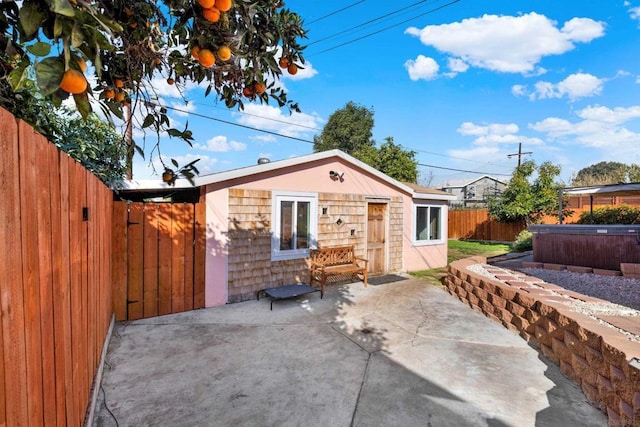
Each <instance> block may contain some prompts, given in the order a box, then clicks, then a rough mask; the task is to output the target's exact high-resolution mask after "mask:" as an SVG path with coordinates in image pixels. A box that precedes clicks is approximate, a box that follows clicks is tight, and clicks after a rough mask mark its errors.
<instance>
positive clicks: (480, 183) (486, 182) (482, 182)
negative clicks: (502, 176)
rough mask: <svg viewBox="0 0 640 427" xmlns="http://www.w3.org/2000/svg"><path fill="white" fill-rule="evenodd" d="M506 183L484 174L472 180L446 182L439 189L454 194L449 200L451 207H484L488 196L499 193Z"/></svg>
mask: <svg viewBox="0 0 640 427" xmlns="http://www.w3.org/2000/svg"><path fill="white" fill-rule="evenodd" d="M506 185H507V184H506V182H504V181H501V180H499V179H496V178H494V177H492V176H489V175H484V176H481V177H480V178H476V179H474V180H472V181H449V182H446V183H445V185H443V186H442V187H440V190H442V191H446V192H447V193H451V194H453V195H454V196H456V199H455V200H453V201H451V202H449V206H450V207H452V208H485V207H487V200H488V199H489V197H491V196H495V195H498V194H501V193H502V191H504V188H505V187H506Z"/></svg>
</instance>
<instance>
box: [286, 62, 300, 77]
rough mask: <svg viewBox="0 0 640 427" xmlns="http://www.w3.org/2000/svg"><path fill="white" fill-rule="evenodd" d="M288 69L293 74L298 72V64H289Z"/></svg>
mask: <svg viewBox="0 0 640 427" xmlns="http://www.w3.org/2000/svg"><path fill="white" fill-rule="evenodd" d="M287 71H288V72H289V74H291V75H292V76H293V75H295V74H296V73H297V72H298V66H297V65H296V64H289V66H288V67H287Z"/></svg>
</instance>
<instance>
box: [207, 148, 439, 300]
mask: <svg viewBox="0 0 640 427" xmlns="http://www.w3.org/2000/svg"><path fill="white" fill-rule="evenodd" d="M332 170H333V171H337V172H339V173H344V175H343V176H342V179H332V178H331V177H330V174H329V171H332ZM229 188H245V189H252V190H268V191H274V190H279V191H299V192H317V193H321V192H322V193H338V194H362V195H365V196H371V197H379V198H387V197H392V196H400V197H402V200H403V206H404V212H403V224H404V233H403V251H404V263H403V264H404V265H403V270H404V271H415V270H423V269H429V268H436V267H443V266H445V265H446V263H447V245H446V241H447V240H446V238H447V236H446V221H447V218H446V202H440V201H433V203H434V204H441V205H442V206H444V207H445V209H444V212H445V214H444V217H443V221H444V224H445V230H444V242H445V243H444V244H440V245H429V246H420V247H416V246H413V244H412V230H413V228H412V221H413V203H412V199H411V196H410V194H408V193H405V192H402V191H400V190H399V189H398V188H396V187H394V186H392V185H390V184H389V183H388V182H386V181H384V180H382V179H380V178H379V177H377V176H375V175H374V174H371V173H368V172H367V171H366V170H363V169H360V168H357V167H354V166H353V165H351V164H350V163H347V162H344V161H342V159H339V158H338V159H335V158H330V159H323V160H319V161H316V162H313V163H305V164H302V165H295V166H291V167H287V168H283V169H278V170H274V171H266V172H264V173H257V174H254V175H251V176H244V177H240V178H235V179H230V180H227V181H224V182H218V183H214V184H209V185H207V188H206V192H207V196H206V203H207V263H206V305H207V307H211V306H214V305H220V304H224V303H226V302H227V299H226V298H227V255H228V253H227V246H226V233H227V231H228V216H229V213H228V189H229Z"/></svg>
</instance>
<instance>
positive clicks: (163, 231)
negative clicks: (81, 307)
mask: <svg viewBox="0 0 640 427" xmlns="http://www.w3.org/2000/svg"><path fill="white" fill-rule="evenodd" d="M204 216H205V214H204V203H202V202H199V203H139V202H114V208H113V224H114V226H113V245H112V248H113V261H112V262H113V271H112V276H113V281H114V286H113V306H114V307H113V308H114V313H115V315H116V320H135V319H142V318H148V317H155V316H161V315H164V314H171V313H179V312H182V311H189V310H193V309H197V308H203V307H204V286H205V285H204V264H205V227H204V224H205V218H204Z"/></svg>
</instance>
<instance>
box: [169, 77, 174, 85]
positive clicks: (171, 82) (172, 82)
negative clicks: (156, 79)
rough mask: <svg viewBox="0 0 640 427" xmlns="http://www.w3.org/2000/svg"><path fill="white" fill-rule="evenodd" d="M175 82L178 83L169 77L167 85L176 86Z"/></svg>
mask: <svg viewBox="0 0 640 427" xmlns="http://www.w3.org/2000/svg"><path fill="white" fill-rule="evenodd" d="M175 82H176V81H175V80H173V79H172V78H171V77H169V78H168V79H167V84H169V85H172V84H174V83H175Z"/></svg>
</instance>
